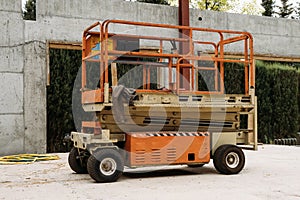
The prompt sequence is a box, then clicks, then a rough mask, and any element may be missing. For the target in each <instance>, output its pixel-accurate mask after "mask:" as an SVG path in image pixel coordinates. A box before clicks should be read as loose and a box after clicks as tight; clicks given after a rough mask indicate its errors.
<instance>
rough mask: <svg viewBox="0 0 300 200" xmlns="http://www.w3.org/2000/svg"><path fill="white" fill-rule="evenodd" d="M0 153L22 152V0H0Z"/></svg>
mask: <svg viewBox="0 0 300 200" xmlns="http://www.w3.org/2000/svg"><path fill="white" fill-rule="evenodd" d="M0 19H1V20H0V24H1V30H0V85H1V89H0V91H1V93H0V154H9V153H22V152H23V151H24V148H23V147H24V145H23V144H24V126H25V125H24V76H23V74H24V73H23V71H24V66H23V61H24V51H23V50H24V49H23V41H24V37H23V30H24V22H23V20H22V15H21V1H17V2H14V3H11V2H10V1H4V0H1V1H0Z"/></svg>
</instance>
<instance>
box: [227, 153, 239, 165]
mask: <svg viewBox="0 0 300 200" xmlns="http://www.w3.org/2000/svg"><path fill="white" fill-rule="evenodd" d="M225 160H226V165H227V166H228V167H230V168H236V167H237V166H238V165H239V162H240V158H239V156H238V154H237V153H235V152H230V153H229V154H228V155H227V156H226V158H225Z"/></svg>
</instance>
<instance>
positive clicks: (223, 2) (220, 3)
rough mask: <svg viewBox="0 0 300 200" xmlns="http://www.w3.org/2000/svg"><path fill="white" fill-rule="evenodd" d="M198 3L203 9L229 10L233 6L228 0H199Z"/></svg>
mask: <svg viewBox="0 0 300 200" xmlns="http://www.w3.org/2000/svg"><path fill="white" fill-rule="evenodd" d="M197 4H198V8H200V9H202V10H214V11H227V10H230V9H231V8H232V7H233V5H232V4H231V3H230V1H228V0H198V1H197Z"/></svg>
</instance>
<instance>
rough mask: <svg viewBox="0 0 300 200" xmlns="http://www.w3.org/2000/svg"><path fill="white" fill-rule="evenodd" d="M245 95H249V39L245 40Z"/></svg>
mask: <svg viewBox="0 0 300 200" xmlns="http://www.w3.org/2000/svg"><path fill="white" fill-rule="evenodd" d="M244 53H245V58H244V59H245V64H244V66H245V94H246V95H248V94H249V62H248V39H246V40H245V52H244Z"/></svg>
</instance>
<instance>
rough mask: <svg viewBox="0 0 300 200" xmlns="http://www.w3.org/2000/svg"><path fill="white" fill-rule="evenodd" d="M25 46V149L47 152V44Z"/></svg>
mask: <svg viewBox="0 0 300 200" xmlns="http://www.w3.org/2000/svg"><path fill="white" fill-rule="evenodd" d="M24 48H25V51H24V53H25V56H26V58H27V59H26V60H25V63H24V80H25V87H24V91H25V95H24V99H25V103H24V121H25V133H24V134H25V137H24V138H25V143H24V150H25V152H31V153H38V152H46V144H47V143H46V140H47V137H46V120H47V118H46V113H47V111H46V107H47V103H46V96H47V94H46V57H45V55H46V45H45V43H42V42H32V43H30V44H26V45H25V46H24Z"/></svg>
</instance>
